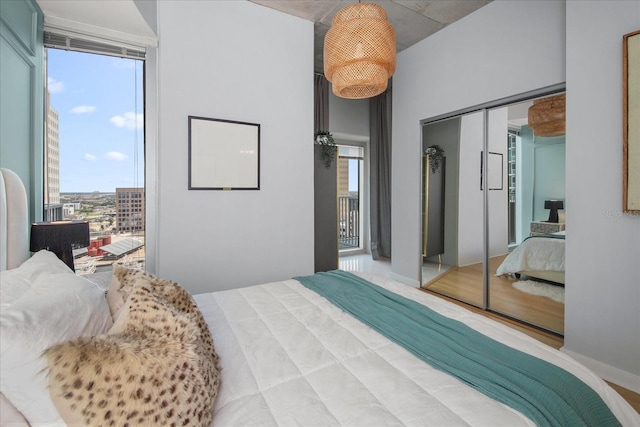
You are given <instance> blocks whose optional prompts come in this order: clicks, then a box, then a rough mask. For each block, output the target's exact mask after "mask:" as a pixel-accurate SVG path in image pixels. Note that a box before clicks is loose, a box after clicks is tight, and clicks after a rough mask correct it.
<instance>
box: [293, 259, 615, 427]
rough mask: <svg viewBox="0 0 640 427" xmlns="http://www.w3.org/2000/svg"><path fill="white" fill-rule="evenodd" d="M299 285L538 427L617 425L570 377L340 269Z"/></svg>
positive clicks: (601, 404)
mask: <svg viewBox="0 0 640 427" xmlns="http://www.w3.org/2000/svg"><path fill="white" fill-rule="evenodd" d="M295 279H296V280H298V281H299V282H300V283H302V284H303V285H304V286H306V287H307V288H309V289H311V290H313V291H315V292H316V293H318V294H319V295H321V296H323V297H324V298H326V299H327V300H329V301H330V302H332V303H333V304H334V305H336V306H337V307H339V308H341V309H342V310H344V311H345V312H347V313H349V314H350V315H352V316H354V317H355V318H356V319H358V320H360V321H361V322H363V323H364V324H366V325H368V326H370V327H371V328H373V329H375V330H376V331H378V332H379V333H381V334H382V335H384V336H385V337H387V338H389V339H390V340H391V341H394V342H396V343H397V344H399V345H401V346H402V347H404V348H405V349H407V350H408V351H410V352H411V353H413V354H414V355H415V356H416V357H418V358H420V359H422V360H423V361H425V362H426V363H428V364H430V365H431V366H433V367H434V368H437V369H439V370H441V371H444V372H446V373H448V374H450V375H453V376H454V377H456V378H458V379H460V380H461V381H463V382H465V383H466V384H468V385H470V386H471V387H473V388H475V389H476V390H478V391H480V392H482V393H484V394H485V395H487V396H489V397H491V398H493V399H495V400H497V401H499V402H502V403H504V404H505V405H507V406H510V407H511V408H513V409H515V410H517V411H519V412H521V413H522V414H524V415H525V416H527V417H529V418H530V419H531V420H532V421H533V422H535V423H536V424H537V425H539V426H585V425H587V426H599V427H600V426H619V425H620V423H619V422H618V420H617V419H616V418H615V416H614V415H613V414H612V413H611V411H610V410H609V408H608V407H607V405H606V404H605V403H604V402H603V401H602V399H601V398H600V396H598V394H597V393H596V392H595V391H594V390H593V389H591V388H590V387H589V386H587V385H586V384H584V383H583V382H582V381H581V380H579V379H578V378H576V377H575V376H574V375H572V374H570V373H569V372H567V371H565V370H564V369H561V368H559V367H557V366H556V365H553V364H551V363H548V362H546V361H544V360H541V359H538V358H537V357H534V356H531V355H528V354H526V353H523V352H521V351H519V350H516V349H513V348H511V347H509V346H507V345H504V344H501V343H499V342H497V341H495V340H493V339H491V338H489V337H487V336H485V335H483V334H481V333H479V332H477V331H475V330H474V329H472V328H470V327H468V326H466V325H465V324H463V323H461V322H459V321H457V320H453V319H449V318H448V317H446V316H443V315H440V314H438V313H436V312H434V311H433V310H431V309H429V308H427V307H426V306H424V305H422V304H420V303H418V302H415V301H412V300H410V299H408V298H405V297H402V296H400V295H397V294H395V293H393V292H391V291H388V290H386V289H384V288H382V287H380V286H376V285H374V284H373V283H370V282H368V281H366V280H364V279H362V278H360V277H358V276H355V275H353V274H351V273H348V272H345V271H339V270H335V271H330V272H326V273H317V274H315V275H313V276H306V277H296V278H295Z"/></svg>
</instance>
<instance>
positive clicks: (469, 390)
mask: <svg viewBox="0 0 640 427" xmlns="http://www.w3.org/2000/svg"><path fill="white" fill-rule="evenodd" d="M2 235H3V236H4V235H5V234H4V230H3V233H2ZM18 238H19V237H18ZM13 247H14V245H13V243H11V242H9V244H8V245H7V252H11V249H12V248H13ZM2 256H6V253H3V254H2ZM63 268H66V266H65V265H64V264H63V263H62V262H61V261H59V260H57V259H56V258H55V256H52V254H51V253H48V252H47V251H40V252H38V253H37V254H35V255H34V256H33V257H31V258H30V259H29V260H27V261H25V262H23V263H21V264H20V265H19V266H16V267H14V268H9V269H8V270H6V271H3V272H1V273H0V274H3V279H5V278H7V277H9V278H10V279H11V280H12V282H13V283H14V284H16V286H13V287H11V288H9V289H7V288H6V287H5V285H6V283H5V280H3V281H2V304H3V305H2V307H3V313H2V322H3V324H2V327H3V336H2V339H3V340H4V339H6V332H8V330H7V329H5V327H6V326H7V319H6V317H5V315H6V314H7V313H8V312H9V311H11V310H14V309H15V308H16V306H17V305H20V304H22V306H25V304H24V302H23V301H24V299H25V298H27V297H29V296H30V295H32V294H33V289H34V288H35V287H38V286H42V283H41V282H43V281H44V282H47V283H50V282H55V286H50V287H49V290H50V291H51V292H53V294H50V295H49V296H48V297H47V298H46V300H47V301H46V303H51V302H50V301H51V300H55V299H56V298H57V296H56V295H57V293H59V292H70V291H68V290H67V288H71V289H72V291H71V292H72V293H73V295H76V294H83V296H82V298H84V300H85V302H84V303H83V304H82V306H83V307H84V306H88V307H90V309H89V310H82V309H81V308H80V307H79V306H80V304H68V305H67V306H65V305H63V304H59V303H57V302H54V303H53V304H55V307H57V308H58V310H56V312H55V313H53V314H52V313H49V312H47V311H46V310H44V311H45V313H44V314H43V313H42V312H40V315H39V316H40V317H42V319H43V322H44V323H42V325H41V327H42V328H45V329H47V328H51V326H50V325H49V324H50V323H54V324H58V326H54V327H52V328H54V330H53V331H52V332H51V334H54V333H58V331H59V330H61V329H64V328H61V327H60V326H59V323H60V322H65V319H66V322H68V323H72V324H73V326H74V328H75V330H73V331H71V332H69V333H68V334H71V335H72V336H71V337H69V336H66V337H64V338H66V339H72V340H73V339H74V338H73V335H75V336H82V337H83V338H81V339H85V340H91V339H101V337H103V336H104V335H101V334H105V333H106V332H105V331H111V330H113V329H114V328H116V326H117V325H118V323H119V322H121V319H122V314H120V317H115V314H114V313H117V312H119V310H122V309H126V307H127V305H128V304H131V299H132V298H131V297H129V298H127V300H126V302H124V305H121V306H120V307H119V308H117V309H116V310H115V311H113V312H112V308H115V307H112V306H111V305H110V304H111V302H110V301H108V298H105V296H104V289H98V288H97V287H96V286H95V285H94V284H93V283H90V282H89V281H88V280H86V279H85V278H82V277H78V276H76V275H74V274H73V273H71V272H70V270H68V271H64V270H63ZM118 269H120V267H114V280H112V282H111V284H110V286H109V291H111V290H112V289H113V283H114V281H115V282H118V280H119V281H120V282H121V283H120V284H121V285H122V283H123V281H124V279H123V277H128V276H123V275H121V274H120V270H118ZM126 274H130V275H137V276H136V277H142V278H146V280H148V281H149V283H152V282H153V283H155V282H158V281H162V279H158V278H154V277H153V276H150V275H147V274H146V273H143V272H130V273H126ZM36 276H37V277H36ZM339 280H345V281H346V282H345V283H342V282H338V281H339ZM154 281H155V282H154ZM347 282H349V283H353V284H358V286H360V285H362V286H363V288H362V289H366V292H373V293H375V294H376V295H379V296H377V297H374V296H369V295H368V294H365V293H363V294H359V293H358V294H351V293H347V292H346V289H347V287H348V288H349V289H351V285H350V284H348V283H347ZM174 285H175V287H178V285H177V284H174ZM347 285H349V286H347ZM135 286H137V285H134V289H135ZM172 286H173V285H172ZM147 288H149V287H147ZM330 289H332V291H331V292H333V293H327V292H329V290H330ZM354 289H360V287H354ZM343 291H344V292H343ZM350 292H351V291H350ZM355 292H361V291H360V290H355ZM62 299H63V300H68V299H69V294H68V293H67V294H66V295H65V296H64V297H62ZM41 300H42V298H40V300H37V302H38V303H44V302H42V301H41ZM383 300H389V302H383ZM193 301H194V302H195V304H196V306H197V309H198V313H199V315H201V316H202V319H204V321H205V322H206V328H205V329H207V328H208V331H209V332H210V336H211V338H212V341H213V345H214V346H215V353H216V363H217V367H218V368H219V373H220V375H221V381H220V383H219V388H218V386H217V385H216V388H217V393H216V396H215V400H214V403H213V407H212V421H211V423H210V425H213V426H249V425H261V426H262V425H273V426H288V425H318V426H330V425H344V426H374V425H375V426H378V425H436V426H442V425H478V426H487V425H492V426H498V425H503V426H517V425H528V426H531V425H536V423H535V422H534V421H532V420H533V419H536V418H535V417H531V416H526V415H524V412H523V411H521V410H519V409H515V408H514V405H512V404H511V403H504V402H503V401H504V399H502V398H495V397H489V395H488V394H487V390H485V388H486V389H491V388H492V387H493V386H494V385H495V384H484V385H483V383H482V382H481V381H480V382H479V381H475V380H474V379H473V378H470V377H468V376H466V375H467V373H465V372H458V373H451V372H447V369H450V368H447V367H443V366H440V365H439V363H440V362H437V359H438V357H439V356H438V355H437V354H435V355H434V354H429V355H428V358H429V357H433V358H434V359H433V360H431V361H428V362H425V361H424V357H425V356H424V354H423V352H425V351H427V352H429V351H435V352H436V353H437V352H439V351H440V350H441V348H443V347H441V346H440V344H438V345H436V344H433V343H435V342H436V341H433V342H432V341H430V339H431V338H429V340H427V341H426V342H427V344H428V345H427V347H431V348H426V349H424V348H420V349H418V348H412V346H411V342H413V341H416V342H417V341H422V340H423V338H424V337H425V336H426V335H425V333H423V332H421V331H422V329H421V328H425V327H427V328H428V327H430V325H429V323H430V322H431V321H430V320H429V321H427V320H425V322H422V321H420V322H418V323H416V324H415V325H414V326H412V327H409V328H407V327H405V326H401V324H396V323H395V320H394V321H389V320H388V316H392V317H395V316H396V314H397V313H400V309H398V308H396V305H393V304H401V305H402V306H403V307H405V306H406V307H409V308H410V309H411V310H417V311H416V312H414V311H411V313H417V314H415V316H414V314H410V315H408V316H406V317H409V318H411V319H413V318H414V317H415V318H422V317H421V316H422V312H424V313H425V315H426V313H428V318H429V319H436V318H437V319H440V320H441V321H442V323H443V324H445V323H446V324H447V327H449V328H453V329H451V331H452V332H449V333H446V334H440V335H441V336H440V337H436V336H434V337H433V339H434V340H440V339H444V340H446V341H448V344H443V346H451V347H458V345H459V344H461V343H464V342H465V341H466V339H465V338H462V336H457V335H456V334H458V333H459V332H460V331H463V330H464V331H466V332H464V333H470V334H475V335H473V336H474V337H475V338H474V340H475V339H478V340H484V339H489V340H490V342H491V344H490V346H493V347H494V348H496V349H498V352H497V355H498V356H497V357H494V358H493V360H492V361H491V363H493V364H494V368H495V370H501V367H502V366H507V360H506V359H508V358H510V357H507V356H506V354H512V352H517V353H518V354H519V355H518V356H517V357H526V358H535V360H537V361H539V362H536V363H541V364H543V363H544V364H545V366H546V365H547V364H548V368H549V369H561V370H562V372H564V373H565V374H563V375H568V376H571V378H574V380H572V381H579V383H580V384H582V385H581V387H584V388H585V389H586V390H588V391H587V392H586V394H587V395H588V396H589V397H584V399H583V395H582V394H580V393H578V392H577V391H575V392H570V393H569V394H570V396H569V400H571V399H573V400H577V401H578V402H583V404H582V406H585V407H583V408H582V411H584V410H586V411H587V412H589V411H590V410H591V409H589V408H590V407H591V406H592V405H591V403H588V404H585V402H593V401H594V400H593V399H596V400H597V401H598V405H599V406H598V408H599V409H598V410H597V411H596V412H598V411H602V412H607V413H608V414H611V415H612V416H613V417H615V419H616V420H613V419H611V418H608V420H609V421H610V422H611V425H617V423H618V422H619V423H620V424H622V425H629V426H634V425H640V415H638V413H636V412H635V411H634V410H633V408H632V407H631V406H630V405H629V404H628V403H627V402H626V401H625V400H624V399H622V398H621V397H620V396H619V395H618V394H617V393H616V392H615V391H614V390H613V389H611V388H610V387H609V386H608V385H607V384H606V383H605V382H604V381H603V380H602V379H600V378H599V377H598V376H597V375H595V374H594V373H593V372H591V371H590V370H588V369H587V368H585V367H584V366H583V365H581V364H580V363H578V362H577V361H575V360H574V359H572V358H571V357H569V356H567V355H565V354H563V353H561V352H559V351H556V350H554V349H552V348H550V347H548V346H545V345H543V344H541V343H539V342H538V341H536V340H534V339H532V338H530V337H528V336H526V335H523V334H521V333H519V332H517V331H515V330H513V329H511V328H508V327H506V326H504V325H502V324H499V323H497V322H494V321H492V320H490V319H488V318H486V317H483V316H479V315H476V314H473V313H471V312H470V311H468V310H466V309H464V308H462V307H459V306H456V305H453V304H450V303H448V302H446V301H444V300H442V299H439V298H437V297H435V296H433V295H430V294H427V293H424V292H422V291H419V290H417V289H414V288H411V287H408V286H406V285H404V284H401V283H398V282H395V281H393V280H389V279H386V278H383V277H379V276H375V275H367V274H360V275H351V274H349V273H344V272H338V271H337V272H330V273H324V274H321V275H311V276H305V277H300V278H295V279H288V280H283V281H278V282H272V283H266V284H262V285H256V286H249V287H246V288H240V289H233V290H227V291H220V292H211V293H204V294H198V295H195V296H193ZM120 303H121V304H122V301H121V302H120ZM373 304H375V305H373ZM34 305H36V306H37V305H38V304H34ZM369 306H370V307H373V309H372V310H364V311H365V312H373V313H374V316H373V318H371V316H370V317H369V318H368V319H367V318H365V317H362V316H363V314H362V313H360V311H362V310H361V309H362V308H363V307H369ZM123 307H124V308H123ZM409 308H407V309H409ZM36 309H37V308H36ZM24 310H26V311H29V310H34V309H33V308H32V306H31V305H26V307H24ZM65 310H71V311H73V310H76V311H74V312H73V313H71V314H69V313H65ZM402 310H404V308H403V309H402ZM384 313H386V314H384ZM56 315H57V316H58V317H56ZM35 317H38V316H35ZM52 317H55V319H52ZM113 319H115V321H112V320H113ZM411 319H410V320H411ZM425 319H427V318H425ZM10 320H11V319H9V321H8V322H9V323H10ZM380 322H381V323H382V325H381V324H380ZM391 324H396V327H397V328H399V329H397V330H396V332H391V334H392V335H388V334H389V330H388V328H387V326H388V325H391ZM48 330H49V329H47V331H48ZM9 332H10V331H9ZM429 333H430V332H429ZM460 333H462V332H460ZM68 334H67V335H68ZM435 334H437V332H436V333H435ZM40 338H41V339H43V340H45V341H46V339H49V338H50V336H49V333H48V332H47V334H44V335H43V334H42V331H40ZM57 339H58V338H53V339H49V341H56V340H57ZM407 340H409V341H410V343H409V346H408V347H407V344H406V341H407ZM483 342H484V341H483ZM53 344H55V342H54V343H53ZM48 345H52V343H51V342H49V343H40V348H33V347H31V348H28V347H27V346H25V347H24V348H22V349H21V352H20V355H21V363H31V362H33V363H35V364H36V365H37V364H38V363H41V360H40V359H41V358H40V355H41V353H42V350H44V349H45V348H46V347H45V348H41V347H42V346H48ZM482 345H484V344H482ZM15 347H17V346H12V350H16V349H15ZM1 351H2V363H0V367H1V368H2V372H1V375H2V376H1V377H0V379H1V380H2V381H0V385H1V386H2V387H3V388H2V390H1V391H2V393H3V395H2V396H0V397H2V401H1V404H2V407H1V408H0V411H1V412H0V414H1V415H2V417H3V419H2V421H1V424H2V425H28V424H29V423H30V424H31V425H64V421H63V420H62V419H61V416H60V415H59V414H58V413H56V408H57V406H55V405H56V404H55V403H52V402H51V400H50V399H49V396H48V392H47V382H46V380H45V379H44V378H42V376H38V375H37V374H33V377H28V376H27V375H28V372H27V371H26V370H22V371H20V372H16V371H15V370H12V369H9V368H10V367H8V366H7V362H8V361H9V362H11V360H13V359H11V360H9V358H8V356H11V355H7V353H6V351H7V347H5V346H3V347H2V349H1ZM501 354H505V357H504V359H505V360H502V359H501V357H500V355H501ZM475 357H476V354H475V352H464V351H462V352H458V354H454V355H453V356H450V355H449V356H448V355H446V354H445V355H444V359H445V360H449V359H460V360H461V361H462V362H463V363H467V361H468V360H472V359H474V358H475ZM14 359H15V357H14ZM474 360H475V359H474ZM12 363H13V362H12ZM517 366H518V364H516V367H517ZM522 366H525V365H522ZM80 369H82V366H80ZM527 369H529V368H528V364H527ZM32 370H36V371H38V372H39V370H42V366H33V367H32ZM474 375H475V374H474ZM11 381H13V382H14V384H13V386H15V385H16V384H17V386H18V387H19V386H25V385H28V386H31V388H30V389H28V390H27V392H26V393H23V394H22V395H20V394H18V396H17V400H16V401H15V402H14V397H15V396H16V390H12V389H11V387H9V388H8V389H5V386H6V384H7V383H8V382H11ZM134 382H135V381H134ZM497 383H498V381H497V380H496V384H497ZM85 384H86V383H85ZM10 385H11V384H10ZM178 385H179V387H182V388H184V389H187V388H188V387H190V381H189V380H183V381H181V382H178ZM479 385H480V386H479ZM49 386H51V383H49ZM518 387H519V386H518ZM94 390H95V389H94ZM5 391H9V394H5ZM489 394H490V393H489ZM36 397H38V398H39V399H40V401H39V404H37V405H35V406H34V405H33V403H25V401H24V400H25V399H34V398H36ZM140 397H142V395H140ZM135 399H136V396H135V395H134V394H132V395H131V400H135ZM525 400H528V399H525ZM524 403H525V404H526V403H527V402H524ZM528 403H530V404H531V407H533V408H536V405H537V404H535V403H533V402H528ZM556 403H557V401H556V400H553V399H552V400H551V401H548V402H547V403H546V404H544V405H542V406H540V407H538V408H537V409H534V410H535V411H538V412H540V413H546V412H547V411H551V409H552V408H551V407H552V406H555V405H556ZM578 405H580V403H578ZM515 406H516V407H517V405H515ZM44 407H46V408H48V409H49V410H51V409H52V408H53V410H52V411H53V412H51V413H49V414H48V415H47V414H42V413H41V412H42V408H44ZM594 407H595V406H594ZM34 409H35V410H34ZM9 410H12V411H13V412H12V414H13V417H14V418H12V419H11V420H8V419H7V418H6V416H7V414H8V413H9ZM596 415H597V414H596ZM23 416H24V418H23ZM47 416H49V417H52V418H46V417H47ZM562 416H564V415H562ZM25 418H26V420H25ZM552 418H553V416H551V419H552ZM27 420H28V421H27ZM65 420H66V418H65ZM10 423H15V424H10ZM20 423H22V424H20ZM97 424H99V423H97ZM150 424H153V425H160V424H161V423H157V424H156V423H150ZM185 424H186V425H200V424H199V423H197V422H193V423H190V422H187V423H185ZM539 424H544V423H540V422H539ZM549 424H550V425H554V424H555V425H562V424H564V423H563V422H562V421H558V420H556V421H555V422H553V421H551V422H549ZM601 425H603V424H601Z"/></svg>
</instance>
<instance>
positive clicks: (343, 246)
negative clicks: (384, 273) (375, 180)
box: [338, 145, 364, 252]
mask: <svg viewBox="0 0 640 427" xmlns="http://www.w3.org/2000/svg"><path fill="white" fill-rule="evenodd" d="M363 163H364V149H363V147H359V146H351V145H338V234H339V237H338V243H339V249H340V251H341V252H345V251H352V250H359V249H362V248H363V246H362V243H363V242H362V234H363V233H362V231H363V221H362V219H363V215H362V213H363V209H362V206H363V198H362V194H363V191H362V183H363Z"/></svg>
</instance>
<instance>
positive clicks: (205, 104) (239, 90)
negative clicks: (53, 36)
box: [156, 0, 314, 293]
mask: <svg viewBox="0 0 640 427" xmlns="http://www.w3.org/2000/svg"><path fill="white" fill-rule="evenodd" d="M157 13H158V36H159V49H158V58H157V62H158V147H157V158H158V169H157V180H158V182H157V189H158V190H157V192H158V202H157V204H158V216H157V268H156V271H157V274H158V275H159V276H161V277H164V278H167V279H173V280H176V281H178V282H180V283H181V284H182V285H184V287H185V288H186V289H188V290H189V291H191V292H193V293H198V292H204V291H213V290H221V289H229V288H236V287H242V286H247V285H253V284H256V283H263V282H268V281H272V280H279V279H286V278H290V277H292V276H295V275H301V274H311V273H313V246H314V245H313V138H312V135H313V23H311V22H309V21H305V20H302V19H299V18H296V17H293V16H289V15H286V14H283V13H279V12H276V11H274V10H272V9H269V8H266V7H264V6H258V5H256V4H253V3H250V2H246V1H212V2H203V1H170V0H163V1H159V2H158V11H157ZM189 115H194V116H203V117H211V118H219V119H228V120H237V121H246V122H251V123H259V124H260V125H261V135H260V190H259V191H188V190H187V172H188V170H187V147H188V138H187V116H189Z"/></svg>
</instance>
